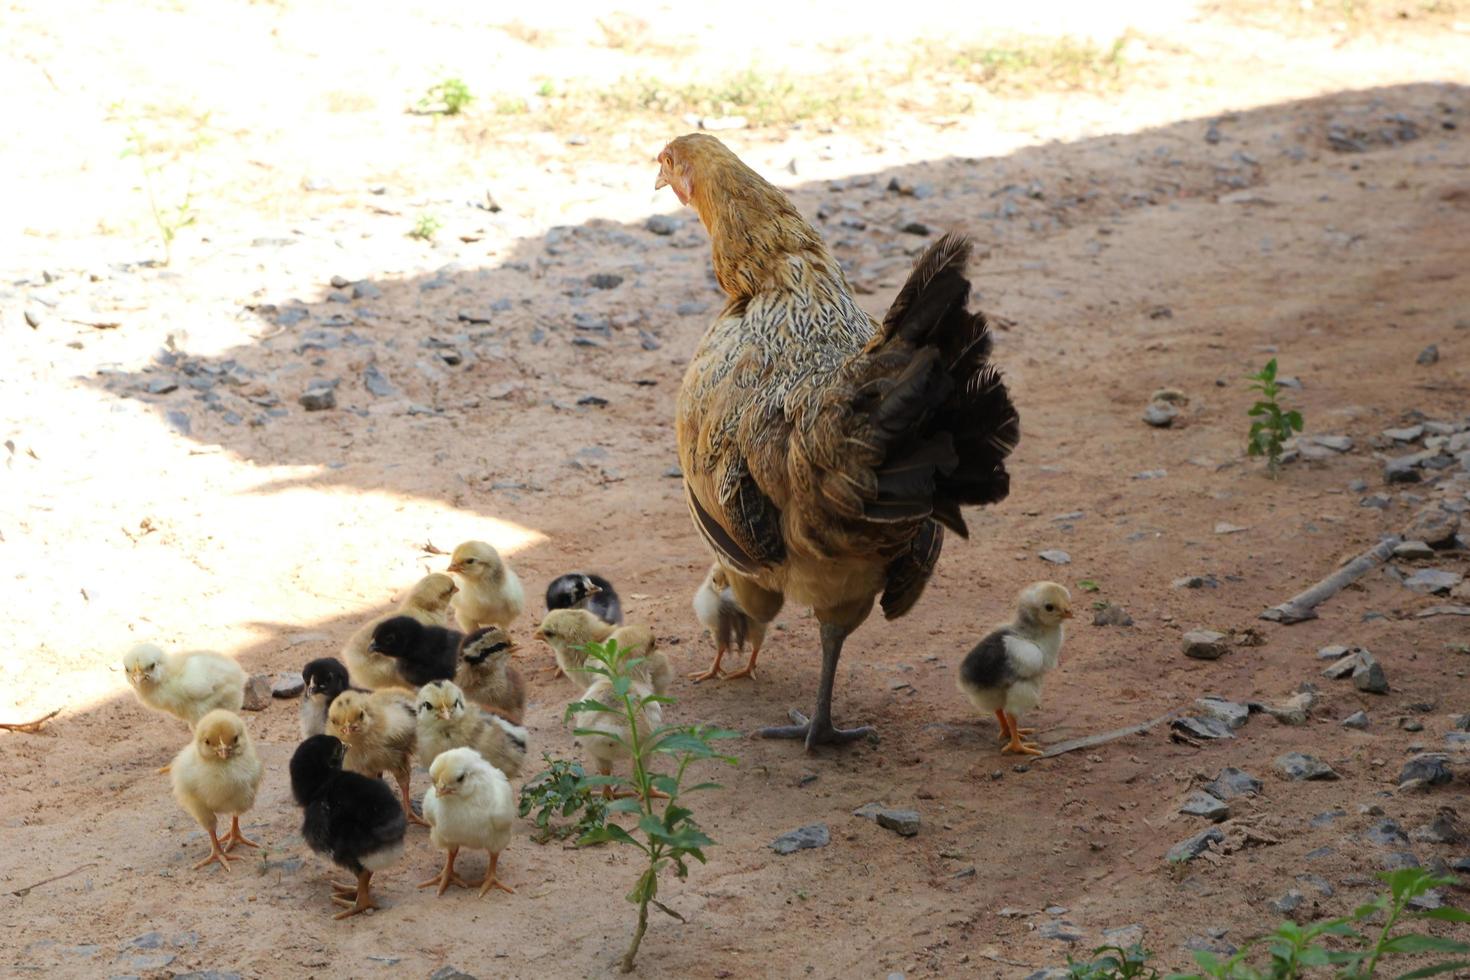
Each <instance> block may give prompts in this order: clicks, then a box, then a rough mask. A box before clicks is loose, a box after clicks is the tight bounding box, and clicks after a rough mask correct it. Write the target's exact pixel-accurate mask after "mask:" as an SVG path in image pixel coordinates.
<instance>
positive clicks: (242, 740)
mask: <svg viewBox="0 0 1470 980" xmlns="http://www.w3.org/2000/svg"><path fill="white" fill-rule="evenodd" d="M170 768H171V769H172V770H173V784H174V798H175V799H177V800H178V801H179V805H180V806H182V807H183V808H184V809H185V810H187V811H188V812H189V815H190V816H191V817H193V818H194V819H195V820H197V821H199V826H201V827H203V828H204V829H205V831H206V832H208V834H209V857H207V858H205V859H204V860H203V861H200V862H199V863H198V864H196V865H194V870H195V871H198V870H199V869H200V868H203V867H206V866H208V865H210V864H212V863H216V862H217V863H218V864H219V866H220V867H222V868H224V869H225V870H226V871H229V870H230V862H231V861H239V860H240V859H241V858H240V855H238V854H231V853H229V852H230V851H231V850H233V849H234V846H235V845H236V844H244V845H245V846H246V847H259V846H260V845H259V844H257V843H255V841H253V840H250V839H248V838H247V837H246V836H245V835H244V834H242V833H240V814H242V813H244V812H246V811H247V810H249V809H250V808H251V807H252V806H254V805H255V794H256V791H257V790H259V789H260V777H261V775H262V773H263V770H262V768H261V765H260V759H259V757H257V756H256V754H255V746H254V745H253V744H251V741H250V733H249V732H247V731H246V730H245V723H244V722H242V721H241V720H240V716H239V715H236V714H233V713H231V712H229V711H225V710H223V709H219V710H215V711H211V712H209V714H207V715H205V716H204V717H203V718H200V719H199V723H198V725H196V726H195V728H194V740H193V741H192V742H190V743H189V744H188V745H186V746H184V747H183V748H182V749H181V750H179V754H178V755H176V756H174V761H173V765H172V766H171V767H170ZM226 813H228V814H229V815H230V832H229V835H228V836H226V837H225V839H224V842H223V844H221V841H220V839H219V836H218V834H217V832H216V823H215V821H216V820H217V819H218V817H219V816H220V815H222V814H226Z"/></svg>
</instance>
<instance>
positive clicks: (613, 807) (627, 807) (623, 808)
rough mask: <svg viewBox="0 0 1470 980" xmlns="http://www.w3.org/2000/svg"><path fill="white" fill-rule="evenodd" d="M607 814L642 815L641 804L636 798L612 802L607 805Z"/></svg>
mask: <svg viewBox="0 0 1470 980" xmlns="http://www.w3.org/2000/svg"><path fill="white" fill-rule="evenodd" d="M607 812H608V813H642V812H643V803H642V802H641V801H640V800H639V799H638V798H637V797H636V796H627V797H624V798H623V799H621V800H613V801H612V802H611V803H609V804H608V805H607Z"/></svg>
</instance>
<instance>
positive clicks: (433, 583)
mask: <svg viewBox="0 0 1470 980" xmlns="http://www.w3.org/2000/svg"><path fill="white" fill-rule="evenodd" d="M458 588H459V587H458V586H456V585H455V584H454V579H452V578H450V577H449V576H448V575H445V574H444V573H443V572H432V573H430V574H428V575H425V576H424V577H423V578H421V579H419V580H418V581H417V582H415V583H414V585H413V588H411V589H409V590H408V595H406V596H404V598H403V601H402V602H400V603H399V604H398V608H397V609H394V610H393V611H392V612H387V613H384V614H383V615H381V616H375V617H373V618H372V619H371V620H369V621H368V622H366V623H364V624H363V625H362V627H361V628H359V629H358V631H357V632H356V633H353V634H352V636H350V637H349V638H348V640H347V643H346V644H345V645H344V646H343V647H342V660H343V661H344V662H346V664H347V674H348V676H349V677H350V678H351V679H352V683H353V684H354V685H355V686H357V687H362V688H367V689H368V690H370V691H376V690H378V689H380V688H384V687H401V688H404V689H406V690H410V691H412V690H417V686H416V685H414V684H412V683H410V682H409V681H407V680H405V679H404V678H403V676H402V675H401V674H399V672H398V661H396V660H394V659H393V658H392V657H389V656H385V655H384V654H381V653H378V652H376V651H375V650H373V648H372V646H373V631H374V630H376V629H377V628H378V626H379V624H381V623H384V622H387V621H388V620H390V619H392V618H393V617H394V616H411V617H413V618H414V619H416V620H418V621H419V622H421V623H423V624H424V625H425V626H448V625H449V615H450V613H449V600H450V597H452V596H453V595H454V593H455V592H456V591H458Z"/></svg>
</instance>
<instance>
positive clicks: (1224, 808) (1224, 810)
mask: <svg viewBox="0 0 1470 980" xmlns="http://www.w3.org/2000/svg"><path fill="white" fill-rule="evenodd" d="M1179 812H1180V813H1184V814H1188V815H1189V816H1191V817H1204V818H1205V819H1206V820H1208V821H1210V822H1211V823H1219V822H1220V821H1221V820H1228V819H1230V804H1228V803H1225V802H1224V801H1222V800H1218V799H1216V798H1215V797H1213V796H1211V795H1210V794H1209V793H1206V792H1204V791H1203V790H1195V791H1194V792H1193V793H1190V794H1189V799H1187V800H1185V801H1184V805H1183V806H1181V807H1180V808H1179Z"/></svg>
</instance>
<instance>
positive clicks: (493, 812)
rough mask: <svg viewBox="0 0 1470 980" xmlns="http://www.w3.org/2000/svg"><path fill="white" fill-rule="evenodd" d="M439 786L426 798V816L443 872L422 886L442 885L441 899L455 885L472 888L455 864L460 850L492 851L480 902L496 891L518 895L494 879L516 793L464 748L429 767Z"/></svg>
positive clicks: (507, 837) (507, 836)
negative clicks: (443, 853) (442, 853)
mask: <svg viewBox="0 0 1470 980" xmlns="http://www.w3.org/2000/svg"><path fill="white" fill-rule="evenodd" d="M429 778H430V779H432V780H433V781H434V785H433V786H431V787H429V789H428V790H427V791H426V792H425V793H424V816H426V817H428V818H429V840H431V841H433V842H434V846H435V847H440V848H443V849H444V850H445V851H446V852H447V853H446V856H445V858H444V870H443V871H441V872H439V874H437V875H435V876H434V877H433V878H430V879H429V880H428V881H426V882H423V883H422V884H420V885H419V887H420V888H432V887H433V886H435V885H438V886H439V894H440V895H443V894H444V890H445V889H447V888H448V887H449V886H450V885H451V884H454V885H459V886H461V887H464V888H469V887H471V885H470V883H469V882H467V881H465V880H464V879H463V878H461V877H460V876H459V875H458V874H456V873H455V871H454V859H455V858H456V857H458V856H459V849H460V848H461V847H468V848H472V849H474V850H485V851H489V852H490V866H489V867H488V868H486V870H485V877H484V879H483V880H482V881H479V882H476V884H478V885H479V886H480V897H481V898H484V897H485V893H486V892H488V891H489V890H490V889H492V888H499V889H500V890H501V891H505V892H509V893H510V894H512V895H514V894H515V889H514V888H512V887H510V886H509V885H507V884H505V883H504V882H502V881H500V880H499V879H497V878H496V877H495V869H496V866H497V865H499V864H500V852H501V851H503V850H505V846H506V845H507V844H509V843H510V836H511V827H512V825H513V822H514V820H515V816H516V798H515V793H514V792H513V791H512V790H511V788H510V783H509V782H507V781H506V779H505V775H504V774H503V773H501V771H500V770H499V769H496V768H495V767H494V766H493V765H491V764H490V763H488V762H486V761H485V760H484V759H482V758H481V757H480V755H479V753H477V752H476V751H475V750H474V749H471V748H459V749H450V750H449V751H448V752H442V753H440V754H439V756H438V757H437V758H435V759H434V764H433V765H431V766H430V767H429Z"/></svg>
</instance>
